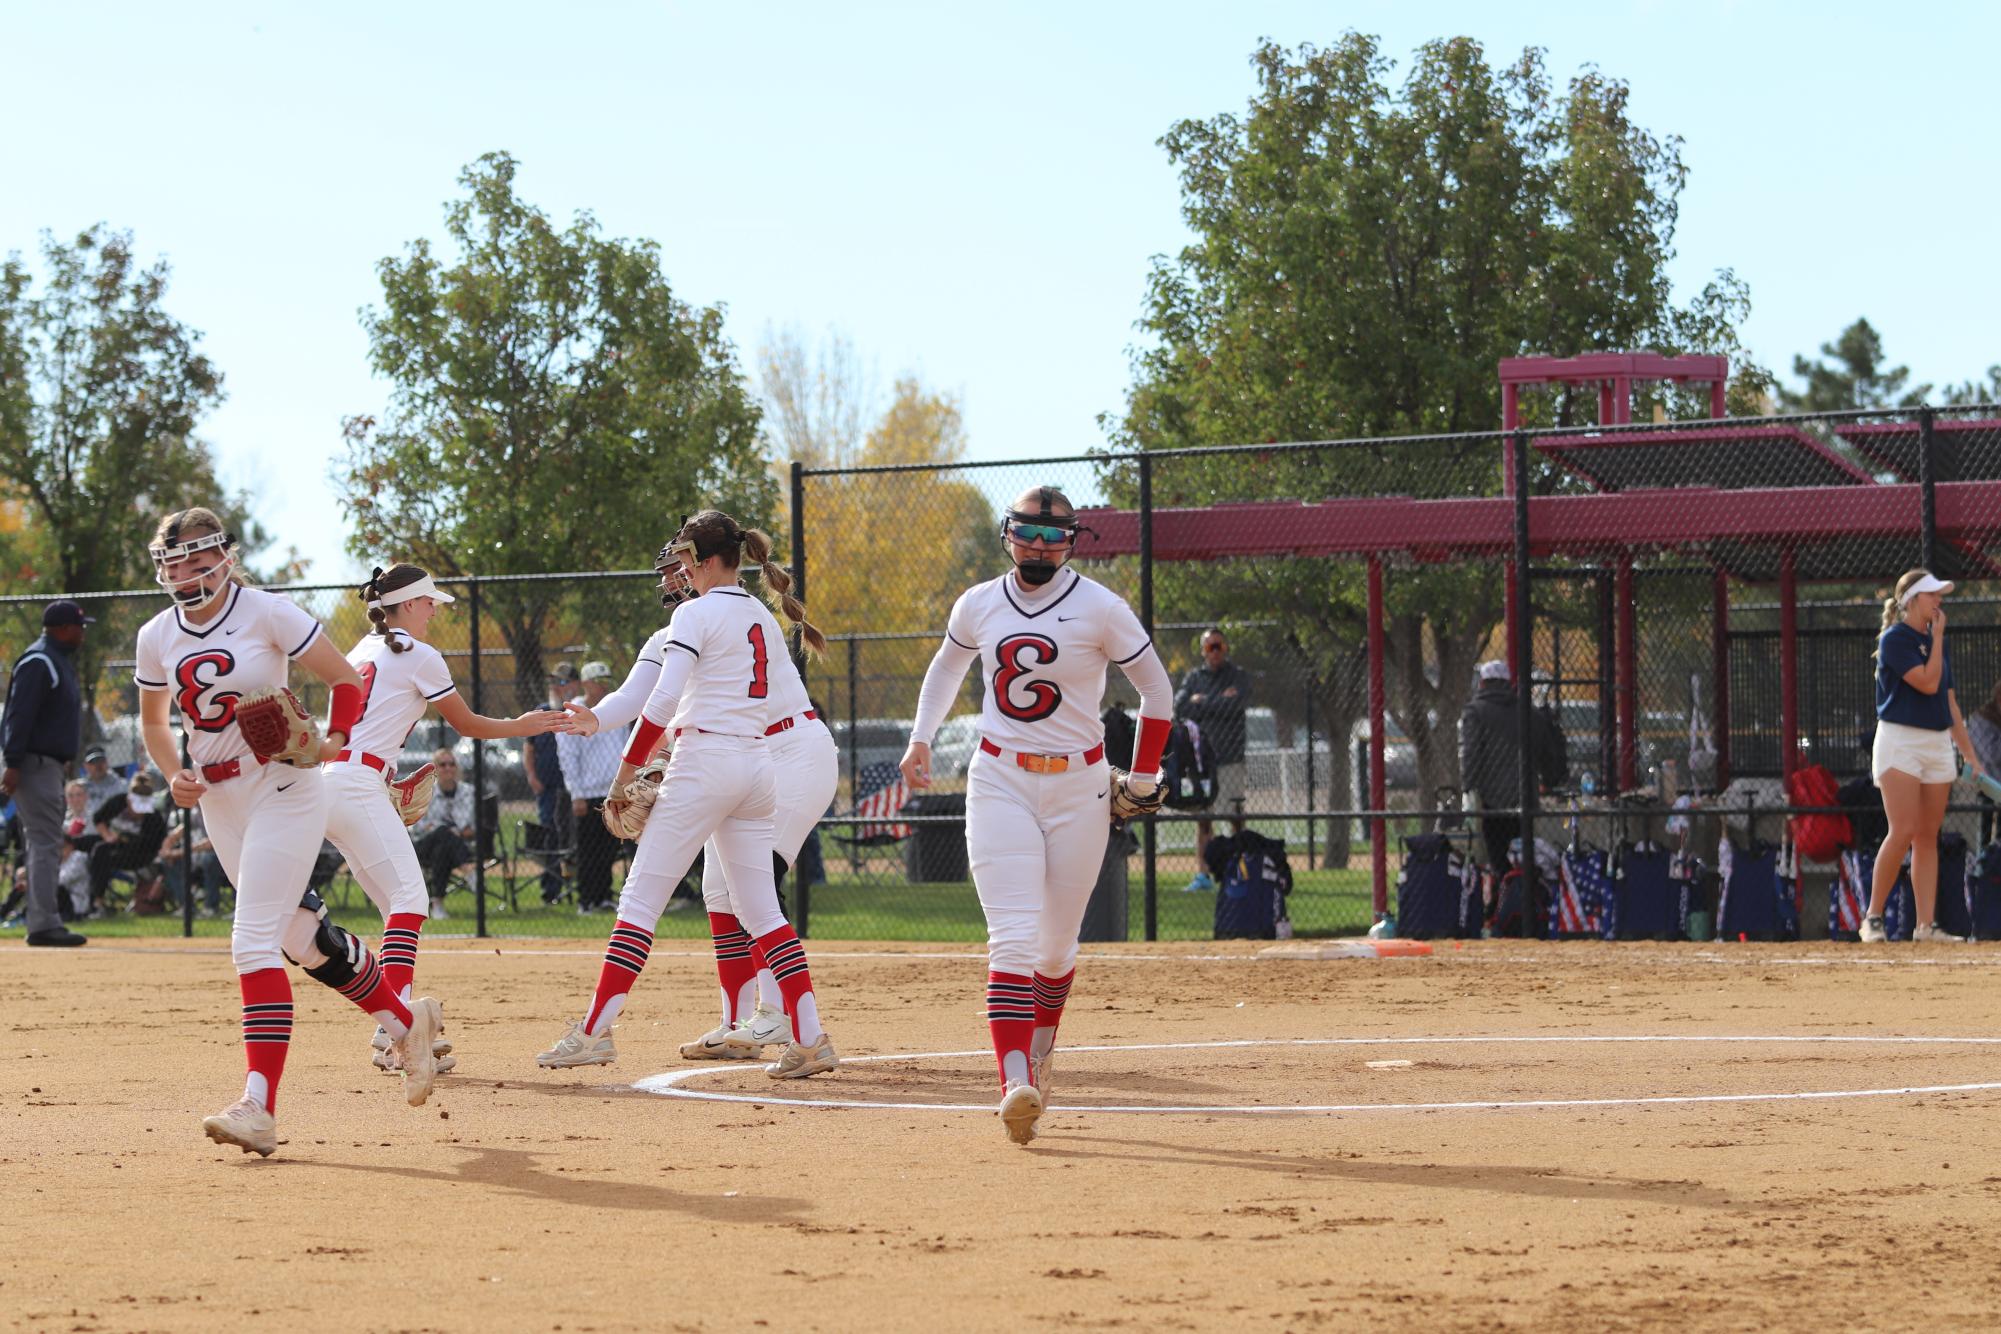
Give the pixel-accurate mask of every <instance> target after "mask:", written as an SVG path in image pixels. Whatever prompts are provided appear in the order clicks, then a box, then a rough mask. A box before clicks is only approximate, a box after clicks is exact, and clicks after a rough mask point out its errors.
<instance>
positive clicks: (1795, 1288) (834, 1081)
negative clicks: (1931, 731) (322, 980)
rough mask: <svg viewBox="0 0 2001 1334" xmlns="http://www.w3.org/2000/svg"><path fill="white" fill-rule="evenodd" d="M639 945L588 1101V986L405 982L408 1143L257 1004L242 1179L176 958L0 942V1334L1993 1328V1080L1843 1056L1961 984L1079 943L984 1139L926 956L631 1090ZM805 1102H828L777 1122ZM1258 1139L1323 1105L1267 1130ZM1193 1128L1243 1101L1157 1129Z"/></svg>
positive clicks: (844, 962)
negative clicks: (415, 1040) (826, 1047)
mask: <svg viewBox="0 0 2001 1334" xmlns="http://www.w3.org/2000/svg"><path fill="white" fill-rule="evenodd" d="M662 945H663V948H662V949H660V950H659V951H656V952H655V954H654V955H653V959H652V963H651V965H650V967H649V968H648V970H647V973H646V976H645V977H643V978H642V979H641V981H640V984H639V986H638V988H637V990H636V992H635V994H634V999H633V1002H632V1004H631V1007H630V1008H629V1009H628V1011H627V1014H626V1018H625V1022H623V1023H622V1024H621V1025H620V1028H619V1030H618V1043H619V1050H620V1057H621V1059H620V1061H619V1064H618V1065H616V1066H613V1067H608V1068H605V1067H600V1068H595V1069H586V1070H581V1071H565V1072H554V1073H552V1072H544V1071H538V1070H536V1069H535V1068H534V1065H533V1054H534V1052H535V1051H536V1050H537V1049H539V1048H540V1047H542V1046H544V1045H546V1043H547V1042H548V1041H549V1040H550V1039H552V1038H554V1037H556V1036H557V1035H558V1033H559V1031H560V1028H561V1020H562V1019H563V1018H564V1017H565V1016H574V1015H575V1014H576V1013H577V1012H579V1010H580V1009H581V1006H582V1004H583V1002H584V1000H585V998H586V996H587V994H588V991H589V988H590V985H591V982H592V980H593V979H594V978H595V975H596V971H597V962H596V951H595V950H594V949H591V948H588V947H587V946H583V945H580V944H579V943H578V942H572V941H565V942H552V943H550V944H549V945H548V946H547V947H545V948H540V949H538V948H537V947H536V946H535V945H533V944H532V943H527V942H521V941H510V942H507V943H506V944H505V945H503V946H501V947H500V948H498V949H496V948H494V946H493V945H492V944H488V943H480V942H472V941H444V942H437V943H434V944H427V946H426V950H425V953H424V955H423V956H422V958H421V960H420V963H419V972H418V980H419V989H420V990H423V991H429V992H435V994H438V995H440V996H441V997H443V998H444V999H445V1002H446V1016H447V1021H448V1025H449V1028H450V1030H451V1035H452V1037H453V1039H454V1041H455V1042H456V1043H457V1046H458V1053H459V1055H460V1058H461V1064H460V1067H459V1073H456V1074H453V1075H450V1076H447V1077H445V1078H444V1079H442V1080H441V1081H440V1091H439V1092H438V1093H437V1094H436V1095H434V1097H433V1099H432V1102H431V1104H430V1105H429V1106H427V1107H424V1108H421V1109H412V1108H409V1107H406V1106H404V1105H403V1103H402V1100H401V1098H400V1096H399V1094H398V1091H397V1085H396V1084H395V1083H394V1082H393V1081H391V1080H388V1079H385V1078H382V1077H381V1076H379V1075H378V1074H376V1073H375V1072H374V1071H373V1070H372V1069H370V1068H369V1067H368V1065H367V1039H368V1033H369V1028H368V1025H367V1024H366V1022H365V1021H364V1020H363V1019H362V1018H361V1016H359V1015H357V1014H355V1013H354V1012H353V1011H352V1009H351V1008H350V1007H348V1006H347V1005H346V1004H345V1002H342V1001H340V1000H339V999H338V998H337V997H335V996H334V995H332V994H331V993H330V992H327V991H325V990H324V989H321V988H318V987H316V986H314V985H313V984H311V983H310V982H304V981H303V980H302V981H301V982H300V983H299V984H298V986H297V991H298V998H299V1021H298V1027H297V1031H296V1034H295V1038H294V1042H293V1046H292V1054H291V1059H290V1063H289V1065H288V1067H287V1070H286V1075H285V1081H284V1085H283V1088H282V1090H281V1095H280V1100H279V1134H280V1136H281V1138H283V1139H284V1140H285V1143H283V1144H282V1145H281V1147H280V1149H279V1151H278V1154H277V1156H275V1157H273V1158H271V1159H269V1160H268V1161H267V1160H262V1159H258V1158H255V1157H251V1156H244V1155H240V1154H238V1153H237V1152H235V1151H234V1150H230V1151H227V1152H224V1151H221V1150H219V1149H217V1147H216V1146H214V1145H212V1144H210V1143H208V1142H207V1141H206V1140H204V1139H203V1138H202V1136H201V1132H200V1129H199V1126H198V1121H199V1118H200V1117H201V1116H202V1115H204V1114H206V1113H208V1112H211V1111H214V1110H216V1109H218V1108H220V1107H221V1106H223V1105H224V1104H226V1103H228V1102H229V1101H231V1100H232V1099H234V1098H235V1096H236V1095H237V1092H238V1091H239V1089H240V1087H241V1084H242V1055H241V1048H240V1046H239V1044H238V1041H237V1011H236V1003H235V987H234V984H233V979H232V977H231V971H230V967H229V960H228V955H227V953H226V951H225V950H222V949H220V948H216V947H214V946H210V945H208V944H206V943H205V942H197V943H196V945H195V946H193V947H192V948H185V949H184V948H179V947H176V945H174V944H172V943H167V942H162V943H158V944H154V943H150V942H148V943H134V944H130V945H122V946H112V947H106V948H100V947H99V946H98V945H92V946H90V947H88V948H86V949H84V950H81V951H76V952H73V953H71V952H57V951H40V950H34V951H31V950H27V949H25V948H23V947H21V946H18V945H14V946H8V947H5V948H0V974H4V976H5V977H6V979H7V984H6V992H5V994H6V1001H7V1021H8V1031H9V1034H10V1038H9V1043H8V1050H7V1052H6V1058H7V1059H6V1062H5V1068H6V1069H7V1071H8V1080H7V1081H6V1084H5V1086H4V1088H0V1094H4V1096H5V1098H6V1102H7V1105H8V1107H9V1109H10V1116H9V1118H8V1121H9V1127H10V1131H11V1133H9V1134H8V1135H7V1138H6V1143H5V1145H4V1147H0V1198H4V1199H5V1201H6V1205H7V1207H6V1213H5V1216H6V1218H7V1220H8V1222H9V1224H10V1226H9V1228H8V1243H9V1245H8V1251H9V1261H8V1263H7V1264H6V1265H5V1266H0V1312H4V1321H0V1327H4V1328H7V1329H19V1330H30V1329H32V1330H78V1331H94V1330H130V1329H184V1330H197V1329H199V1330H214V1329H224V1328H236V1327H244V1326H247V1325H249V1324H251V1323H252V1322H253V1321H254V1322H257V1323H259V1324H262V1325H265V1326H268V1327H272V1328H280V1327H283V1328H294V1329H329V1330H344V1331H360V1330H419V1329H436V1330H512V1329H524V1330H564V1331H586V1330H599V1331H609V1330H657V1329H672V1330H734V1329H745V1328H758V1327H765V1328H771V1329H815V1330H817V1329H826V1330H847V1329H868V1330H885V1329H887V1330H906V1329H907V1330H936V1329H999V1328H1013V1329H1042V1328H1059V1329H1063V1328H1080V1329H1081V1328H1123V1329H1137V1330H1145V1329H1216V1328H1225V1327H1234V1328H1252V1329H1272V1330H1282V1329H1305V1328H1312V1327H1329V1328H1348V1327H1355V1326H1357V1325H1359V1324H1361V1323H1363V1322H1365V1321H1366V1322H1369V1323H1371V1324H1376V1325H1383V1326H1391V1327H1407V1328H1427V1329H1484V1328H1512V1327H1528V1326H1535V1327H1537V1328H1539V1329H1559V1330H1570V1329H1577V1330H1584V1329H1621V1328H1646V1327H1655V1326H1660V1325H1664V1324H1670V1323H1673V1324H1679V1325H1682V1326H1685V1327H1691V1328H1704V1329H1806V1328H1813V1327H1844V1328H1856V1327H1883V1328H1891V1327H1915V1326H1919V1325H1929V1326H1934V1327H1969V1326H1975V1325H1984V1326H1991V1325H1992V1324H1993V1323H1994V1313H1995V1311H1996V1308H1997V1306H2001V1300H1997V1299H1996V1298H1995V1297H1994V1296H1993V1295H1992V1293H1993V1289H1992V1287H1991V1286H1990V1285H1991V1284H1992V1282H1993V1279H1994V1270H1995V1268H1996V1264H1995V1261H1994V1259H1993V1258H1992V1257H1993V1253H1994V1245H1993V1242H1992V1239H1991V1238H1992V1235H1993V1234H1994V1232H1995V1230H1996V1228H1997V1227H2001V1042H1994V1041H1985V1042H1982V1041H1973V1042H1965V1041H1961V1042H1942V1041H1885V1040H1884V1039H1892V1038H1896V1039H1913V1038H1916V1039H1940V1038H1960V1039H1965V1038H1973V1039H1993V1038H1997V1037H2001V1021H1997V1019H1996V1015H1995V1008H1996V1007H1995V1004H1994V1001H1993V997H1994V995H1995V993H1996V989H1997V984H2001V951H1994V950H1991V949H1985V948H1981V947H1975V946H1959V947H1954V948H1950V949H1948V948H1943V947H1934V948H1928V949H1921V948H1916V947H1912V946H1909V945H1901V946H1830V945H1826V944H1821V945H1819V946H1813V945H1794V946H1758V945H1739V946H1732V947H1728V948H1724V949H1716V950H1713V951H1712V950H1706V949H1699V948H1697V947H1693V946H1667V945H1632V946H1611V945H1581V944H1565V945H1521V944H1515V943H1508V942H1499V941H1490V942H1475V943H1469V944H1468V945H1467V946H1466V947H1465V948H1464V949H1454V948H1451V947H1450V946H1449V945H1448V946H1445V947H1443V948H1441V949H1440V951H1439V953H1438V954H1436V955H1435V956H1434V957H1432V958H1430V959H1420V960H1401V961H1393V962H1364V961H1332V962H1301V961H1280V960H1271V959H1260V958H1258V957H1256V952H1255V948H1254V947H1252V946H1248V945H1234V944H1233V945H1224V946H1218V945H1175V946H1140V945H1133V946H1094V947H1088V952H1087V955H1086V958H1085V960H1084V962H1083V963H1082V965H1081V966H1080V968H1079V971H1078V976H1077V983H1076V989H1075V991H1074V992H1073V994H1072V998H1071V1004H1070V1011H1069V1017H1068V1019H1067V1021H1066V1024H1065V1027H1064V1046H1065V1047H1066V1048H1072V1047H1075V1048H1080V1049H1079V1050H1066V1051H1065V1052H1063V1053H1062V1055H1061V1058H1060V1060H1059V1063H1058V1067H1057V1079H1056V1084H1055V1097H1054V1102H1055V1107H1054V1110H1053V1111H1052V1112H1051V1113H1050V1115H1049V1116H1047V1117H1046V1118H1045V1120H1044V1131H1045V1134H1044V1137H1043V1138H1042V1139H1040V1140H1038V1141H1037V1142H1036V1143H1035V1144H1034V1145H1033V1146H1031V1147H1028V1148H1025V1149H1024V1148H1018V1147H1016V1146H1013V1145H1011V1144H1009V1143H1007V1142H1006V1140H1005V1138H1004V1137H1003V1135H1002V1133H1001V1130H1000V1127H999V1125H998V1124H997V1122H996V1121H995V1119H994V1117H993V1116H992V1114H991V1112H990V1111H986V1110H952V1108H954V1107H959V1106H966V1107H974V1108H981V1109H983V1108H986V1107H988V1106H990V1105H991V1103H992V1102H993V1100H994V1099H995V1098H996V1096H997V1092H996V1090H995V1088H994V1085H993V1076H992V1062H991V1058H990V1057H988V1056H986V1055H983V1054H981V1052H982V1049H983V1048H984V1046H985V1042H986V1028H985V1023H984V1019H983V1016H982V1013H981V1007H982V984H983V978H984V971H983V967H982V964H981V962H980V960H979V958H978V957H977V955H976V954H974V953H973V952H971V951H968V950H965V949H963V948H958V949H955V948H952V947H927V946H878V947H867V946H840V945H821V946H819V947H817V948H816V949H815V951H814V959H815V977H816V980H817V981H818V982H819V985H820V993H821V996H822V1003H823V1006H824V1008H825V1012H826V1014H827V1015H828V1023H829V1027H830V1028H831V1030H832V1031H833V1034H834V1036H835V1038H836V1040H837V1042H838V1043H839V1045H840V1047H841V1050H842V1052H843V1054H844V1055H848V1056H853V1057H861V1056H895V1057H897V1058H898V1059H884V1060H868V1061H860V1060H858V1061H855V1062H853V1063H852V1064H850V1065H849V1066H847V1067H846V1068H844V1069H843V1070H841V1071H839V1072H837V1073H835V1074H833V1075H830V1076H822V1077H818V1078H815V1079H813V1080H810V1081H804V1082H800V1083H787V1084H784V1085H774V1084H772V1082H771V1081H769V1080H767V1079H765V1078H764V1077H763V1076H762V1074H761V1073H759V1072H758V1071H757V1070H754V1069H745V1068H742V1067H733V1068H728V1069H723V1070H720V1071H717V1072H714V1073H708V1074H700V1075H696V1076H694V1077H689V1078H677V1079H676V1080H675V1081H674V1082H673V1083H672V1087H671V1088H669V1089H667V1090H666V1092H665V1093H661V1092H644V1091H639V1090H638V1089H635V1088H634V1087H633V1086H634V1084H635V1083H636V1082H639V1081H642V1080H645V1079H646V1078H647V1077H648V1076H654V1075H662V1074H669V1073H673V1074H675V1075H677V1076H678V1075H679V1072H682V1071H685V1070H686V1069H687V1068H688V1067H687V1066H686V1064H685V1063H684V1062H682V1061H681V1060H680V1059H679V1057H678V1054H677V1050H676V1048H677V1045H678V1043H679V1042H680V1041H682V1040H683V1039H685V1038H688V1037H692V1036H694V1035H696V1034H697V1033H699V1032H701V1031H702V1030H703V1029H704V1028H706V1027H708V1026H709V1025H710V1024H711V1023H712V1022H713V1016H712V1014H711V1007H712V1005H713V996H714V974H713V970H712V968H711V966H710V964H709V963H708V961H707V960H706V958H705V957H704V956H703V955H701V954H698V953H694V952H691V951H690V950H688V949H687V948H685V947H683V946H681V945H679V944H676V945H674V946H671V947H670V946H668V945H667V942H665V941H663V942H662ZM1694 1037H1703V1038H1709V1039H1731V1040H1727V1041H1725V1040H1710V1041H1685V1040H1681V1039H1687V1038H1694ZM1473 1038H1478V1039H1487V1040H1481V1041H1469V1040H1467V1039H1473ZM1606 1038H1628V1039H1631V1038H1641V1039H1653V1038H1671V1039H1676V1040H1673V1041H1653V1040H1646V1041H1603V1040H1602V1039H1606ZM1355 1039H1367V1041H1354V1040H1355ZM1415 1039H1436V1040H1427V1041H1416V1040H1415ZM1524 1039H1538V1040H1537V1041H1527V1040H1524ZM1746 1039H1759V1040H1755V1041H1754V1040H1746ZM1826 1039H1844V1040H1841V1041H1830V1040H1826ZM1857 1039H1860V1040H1857ZM1301 1040H1310V1041H1301ZM1332 1040H1340V1041H1332ZM1221 1043H1230V1044H1241V1045H1216V1044H1221ZM1169 1044H1187V1045H1169ZM1086 1048H1095V1049H1096V1050H1089V1049H1086ZM953 1053H959V1054H956V1055H955V1054H953ZM912 1054H920V1055H925V1056H926V1058H925V1059H906V1058H907V1057H909V1056H911V1055H912ZM650 1082H652V1083H654V1084H656V1085H657V1084H664V1083H666V1082H667V1081H650ZM1977 1085H1992V1086H1994V1087H1986V1088H1981V1087H1969V1086H1977ZM1907 1089H1923V1090H1932V1091H1924V1092H1897V1091H1896V1090H1907ZM718 1094H720V1095H728V1096H734V1097H745V1098H750V1099H752V1100H751V1101H711V1100H707V1097H708V1095H718ZM686 1095H703V1096H702V1097H690V1096H686ZM1806 1095H1813V1096H1806ZM1681 1099H1701V1100H1699V1101H1694V1100H1681ZM792 1100H798V1102H794V1101H792ZM823 1102H839V1103H846V1104H859V1105H850V1106H842V1107H829V1106H811V1105H799V1103H823ZM1493 1103H1515V1104H1526V1105H1516V1106H1506V1107H1494V1106H1491V1105H1489V1104H1493ZM885 1104H893V1105H885ZM1467 1104H1472V1105H1467ZM1106 1106H1117V1107H1120V1108H1125V1109H1130V1110H1121V1111H1099V1110H1091V1109H1092V1108H1095V1107H1106ZM1302 1106H1312V1107H1336V1108H1356V1107H1360V1108H1365V1109H1366V1110H1339V1111H1320V1112H1300V1111H1293V1110H1280V1109H1288V1108H1297V1107H1302ZM1221 1108H1242V1109H1244V1110H1242V1111H1236V1112H1224V1111H1217V1110H1187V1109H1221ZM1163 1109H1167V1110H1163ZM1173 1109H1182V1110H1173ZM1256 1109H1267V1110H1264V1111H1262V1112H1261V1111H1259V1110H1256Z"/></svg>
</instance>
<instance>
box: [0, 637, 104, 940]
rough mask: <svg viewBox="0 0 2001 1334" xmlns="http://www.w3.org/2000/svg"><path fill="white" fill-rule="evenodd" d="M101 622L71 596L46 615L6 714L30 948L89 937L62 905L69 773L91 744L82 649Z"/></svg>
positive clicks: (0, 784)
mask: <svg viewBox="0 0 2001 1334" xmlns="http://www.w3.org/2000/svg"><path fill="white" fill-rule="evenodd" d="M94 619H95V618H94V617H90V616H86V615H84V614H83V608H81V607H79V606H77V604H76V603H74V602H72V601H70V600H69V599H68V598H60V599H58V600H57V601H54V602H51V603H50V604H49V605H48V606H47V607H45V608H43V610H42V637H41V638H40V639H37V640H36V641H35V642H34V643H32V644H30V645H29V646H28V651H27V652H26V653H23V654H22V655H21V660H20V661H19V662H17V663H15V664H14V675H13V677H12V679H11V680H9V682H8V684H7V711H6V713H5V714H4V715H0V750H4V752H5V756H6V769H5V770H4V772H0V796H5V797H11V798H12V799H13V801H14V805H15V808H16V809H17V810H18V811H19V812H20V814H21V830H22V833H23V835H24V836H25V839H24V841H25V842H26V844H27V863H28V943H29V944H30V945H72V946H73V945H81V944H83V943H84V939H85V937H83V936H80V935H78V934H77V933H76V932H74V931H71V930H70V929H69V928H68V927H66V926H64V925H63V921H62V914H61V910H60V908H59V906H58V904H57V902H56V892H57V874H58V872H59V870H60V863H61V860H62V837H63V780H64V778H65V776H66V775H65V774H64V772H63V771H64V769H65V768H66V767H67V766H68V765H69V762H70V761H71V760H73V759H75V758H76V752H77V747H78V746H79V744H80V743H81V742H82V740H83V691H82V688H81V687H80V686H79V685H78V682H77V672H76V651H77V649H78V647H79V646H81V645H82V643H83V628H84V627H85V626H87V625H89V624H91V623H92V621H93V620H94Z"/></svg>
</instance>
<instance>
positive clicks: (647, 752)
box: [625, 718, 667, 769]
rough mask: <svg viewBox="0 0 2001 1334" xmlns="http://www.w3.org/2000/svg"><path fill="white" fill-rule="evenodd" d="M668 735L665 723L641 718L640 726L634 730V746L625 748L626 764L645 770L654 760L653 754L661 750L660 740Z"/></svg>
mask: <svg viewBox="0 0 2001 1334" xmlns="http://www.w3.org/2000/svg"><path fill="white" fill-rule="evenodd" d="M666 735H667V725H666V724H665V723H656V722H654V721H653V720H652V719H651V718H641V719H640V720H639V726H637V727H635V728H633V729H632V744H631V745H629V746H627V747H626V748H625V762H626V763H627V764H629V765H631V766H632V767H633V768H635V769H640V768H644V767H645V766H646V764H647V762H648V761H649V760H651V759H652V758H653V752H654V751H655V750H658V749H659V747H660V738H661V737H663V736H666Z"/></svg>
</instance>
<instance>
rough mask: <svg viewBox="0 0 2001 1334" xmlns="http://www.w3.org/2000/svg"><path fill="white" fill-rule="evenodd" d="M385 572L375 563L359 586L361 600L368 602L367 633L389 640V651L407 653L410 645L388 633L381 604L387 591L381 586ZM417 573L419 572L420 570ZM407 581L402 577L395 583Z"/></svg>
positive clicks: (386, 619)
mask: <svg viewBox="0 0 2001 1334" xmlns="http://www.w3.org/2000/svg"><path fill="white" fill-rule="evenodd" d="M395 568H396V569H397V570H403V569H408V568H410V567H408V566H402V565H398V566H396V567H395ZM386 573H388V571H385V570H384V569H383V568H382V567H381V566H380V565H377V566H376V567H375V568H374V569H373V570H372V571H370V573H369V576H368V582H367V583H365V584H363V585H362V586H361V600H362V601H363V602H366V603H367V604H368V620H369V631H368V633H370V634H372V635H381V636H382V637H383V638H384V639H387V640H388V641H389V651H390V652H391V653H408V652H409V651H410V646H409V645H408V644H406V643H404V642H403V641H402V640H400V639H398V638H397V637H396V636H395V635H392V634H390V633H389V613H388V612H387V611H386V610H384V609H383V606H382V595H383V594H384V593H385V592H388V591H389V590H388V589H385V588H383V587H382V576H383V575H384V574H386ZM419 573H421V571H420V572H419ZM408 582H409V580H408V579H404V580H403V581H401V582H399V583H398V584H397V587H398V588H400V587H402V586H403V584H404V583H408Z"/></svg>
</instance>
